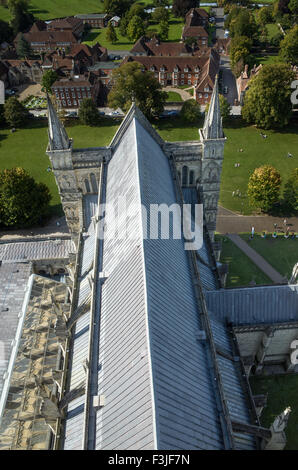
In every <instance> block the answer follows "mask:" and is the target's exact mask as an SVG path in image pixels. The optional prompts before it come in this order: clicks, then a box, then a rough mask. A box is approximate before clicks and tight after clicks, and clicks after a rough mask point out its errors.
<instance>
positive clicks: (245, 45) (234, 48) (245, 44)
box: [230, 36, 252, 73]
mask: <svg viewBox="0 0 298 470" xmlns="http://www.w3.org/2000/svg"><path fill="white" fill-rule="evenodd" d="M251 48H252V41H251V39H249V38H248V37H246V36H238V37H234V38H233V39H232V40H231V46H230V59H231V65H232V68H233V69H234V67H235V65H236V64H237V63H238V62H239V61H240V60H243V63H244V64H246V63H248V62H249V60H250V51H251ZM234 73H235V70H234Z"/></svg>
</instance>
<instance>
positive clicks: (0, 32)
mask: <svg viewBox="0 0 298 470" xmlns="http://www.w3.org/2000/svg"><path fill="white" fill-rule="evenodd" d="M12 39H13V30H12V28H11V26H9V24H8V23H6V21H3V20H0V44H1V43H2V42H5V41H6V42H10V41H11V40H12Z"/></svg>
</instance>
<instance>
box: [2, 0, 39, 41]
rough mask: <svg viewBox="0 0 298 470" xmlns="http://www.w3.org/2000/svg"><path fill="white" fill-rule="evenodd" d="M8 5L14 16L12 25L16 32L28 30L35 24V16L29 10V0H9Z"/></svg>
mask: <svg viewBox="0 0 298 470" xmlns="http://www.w3.org/2000/svg"><path fill="white" fill-rule="evenodd" d="M7 5H8V8H9V11H10V13H11V16H12V19H11V21H10V26H11V27H12V29H13V32H14V34H17V33H19V32H20V31H26V30H27V29H28V28H30V26H32V25H33V23H34V16H33V15H32V13H30V12H29V1H28V0H8V3H7Z"/></svg>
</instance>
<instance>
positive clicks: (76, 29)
mask: <svg viewBox="0 0 298 470" xmlns="http://www.w3.org/2000/svg"><path fill="white" fill-rule="evenodd" d="M46 24H47V31H61V32H64V31H67V32H70V33H72V34H73V35H74V36H75V37H76V38H77V39H79V38H81V36H82V34H83V32H84V22H83V21H82V20H81V19H80V18H75V17H73V16H70V17H68V18H62V19H58V20H52V21H50V22H49V23H46Z"/></svg>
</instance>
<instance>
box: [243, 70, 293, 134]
mask: <svg viewBox="0 0 298 470" xmlns="http://www.w3.org/2000/svg"><path fill="white" fill-rule="evenodd" d="M293 80H294V74H293V72H292V70H291V68H290V66H288V65H286V64H270V65H269V64H268V65H264V66H263V68H262V69H261V70H260V72H259V74H258V75H257V76H256V77H254V78H253V79H252V80H251V82H250V85H249V89H248V90H247V92H246V94H245V98H244V106H243V108H242V117H243V119H244V120H245V121H247V122H251V123H254V124H257V126H259V127H261V128H263V129H270V128H277V127H284V126H286V125H287V124H288V122H289V118H290V116H291V113H292V104H291V100H290V96H291V91H292V90H291V83H292V81H293Z"/></svg>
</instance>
